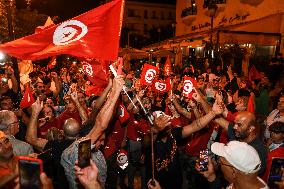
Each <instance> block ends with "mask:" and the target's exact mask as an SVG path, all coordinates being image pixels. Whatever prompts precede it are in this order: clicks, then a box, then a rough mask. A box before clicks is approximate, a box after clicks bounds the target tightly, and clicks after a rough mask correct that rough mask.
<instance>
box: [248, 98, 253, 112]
mask: <svg viewBox="0 0 284 189" xmlns="http://www.w3.org/2000/svg"><path fill="white" fill-rule="evenodd" d="M247 111H248V112H251V113H254V98H253V96H252V95H250V97H249V100H248V106H247Z"/></svg>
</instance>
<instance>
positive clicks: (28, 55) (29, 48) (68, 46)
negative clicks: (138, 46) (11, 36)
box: [0, 0, 123, 60]
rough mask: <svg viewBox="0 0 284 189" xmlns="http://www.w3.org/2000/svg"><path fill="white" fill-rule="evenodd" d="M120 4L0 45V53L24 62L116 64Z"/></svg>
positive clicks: (111, 4)
mask: <svg viewBox="0 0 284 189" xmlns="http://www.w3.org/2000/svg"><path fill="white" fill-rule="evenodd" d="M122 2H123V0H113V1H111V2H109V3H107V4H105V5H102V6H100V7H98V8H95V9H93V10H90V11H88V12H86V13H84V14H81V15H79V16H77V17H75V18H73V19H71V20H68V21H65V22H63V23H61V24H58V25H55V26H52V27H48V28H46V29H44V30H42V31H41V32H39V33H35V34H33V35H29V36H26V37H23V38H20V39H17V40H15V41H11V42H8V43H5V44H3V45H0V50H1V51H3V52H5V53H7V54H9V55H11V56H14V57H17V58H19V59H24V60H36V59H43V58H47V57H49V56H54V55H58V54H69V55H73V56H77V57H85V58H96V59H100V60H116V59H117V56H118V48H119V33H120V24H121V20H120V18H121V10H122V5H123V3H122Z"/></svg>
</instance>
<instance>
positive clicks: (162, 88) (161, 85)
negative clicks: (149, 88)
mask: <svg viewBox="0 0 284 189" xmlns="http://www.w3.org/2000/svg"><path fill="white" fill-rule="evenodd" d="M153 88H154V89H155V91H157V92H159V93H165V92H168V91H169V90H171V79H170V78H167V79H166V80H154V81H153Z"/></svg>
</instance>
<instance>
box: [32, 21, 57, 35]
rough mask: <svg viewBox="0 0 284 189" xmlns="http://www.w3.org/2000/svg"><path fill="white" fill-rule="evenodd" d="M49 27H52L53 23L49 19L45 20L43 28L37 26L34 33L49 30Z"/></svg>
mask: <svg viewBox="0 0 284 189" xmlns="http://www.w3.org/2000/svg"><path fill="white" fill-rule="evenodd" d="M51 26H54V22H53V21H52V20H51V18H50V17H48V18H47V20H46V21H45V24H44V25H43V26H38V27H36V29H35V33H39V32H41V31H42V30H44V29H46V28H49V27H51Z"/></svg>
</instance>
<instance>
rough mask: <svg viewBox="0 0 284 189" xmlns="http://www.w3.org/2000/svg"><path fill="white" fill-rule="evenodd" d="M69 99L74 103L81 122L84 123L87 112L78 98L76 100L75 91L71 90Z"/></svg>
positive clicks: (86, 118)
mask: <svg viewBox="0 0 284 189" xmlns="http://www.w3.org/2000/svg"><path fill="white" fill-rule="evenodd" d="M71 99H72V100H73V102H74V103H75V105H76V107H77V109H78V112H79V115H80V117H81V119H82V123H85V122H86V121H87V120H88V114H87V112H86V110H85V109H84V108H83V106H82V105H81V104H80V102H79V100H78V95H77V92H73V93H71Z"/></svg>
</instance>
